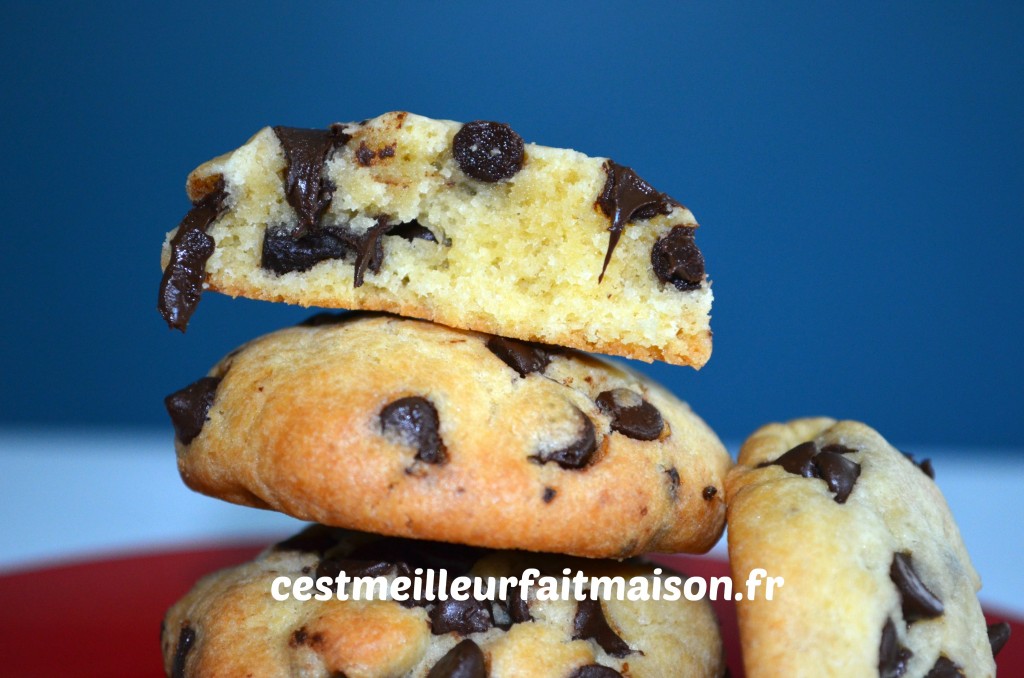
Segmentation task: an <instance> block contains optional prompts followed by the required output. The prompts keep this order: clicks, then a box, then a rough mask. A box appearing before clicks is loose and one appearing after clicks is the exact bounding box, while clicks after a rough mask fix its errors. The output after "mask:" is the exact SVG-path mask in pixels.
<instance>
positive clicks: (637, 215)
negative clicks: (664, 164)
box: [597, 160, 703, 282]
mask: <svg viewBox="0 0 1024 678" xmlns="http://www.w3.org/2000/svg"><path fill="white" fill-rule="evenodd" d="M604 171H605V173H606V174H607V175H608V178H607V179H606V180H605V182H604V188H602V189H601V195H599V196H598V197H597V206H598V207H599V208H600V209H601V211H602V212H604V214H605V216H607V217H609V218H611V220H612V223H611V226H609V227H608V231H609V236H608V251H607V252H606V253H605V255H604V265H603V266H602V267H601V275H600V276H598V279H597V280H598V282H601V280H603V279H604V272H605V271H606V270H607V269H608V262H610V261H611V260H612V252H613V251H615V246H616V245H618V244H619V238H620V237H621V236H622V231H623V230H624V229H625V228H626V224H628V223H630V222H632V221H636V220H638V219H650V218H651V217H653V216H654V215H656V214H668V213H669V212H671V211H672V207H673V206H675V205H678V204H679V203H677V202H676V201H675V200H673V199H672V198H670V197H668V196H667V195H665V194H664V193H660V192H658V191H656V190H654V187H653V186H651V185H650V184H649V183H647V182H646V181H644V180H643V179H641V178H640V177H639V176H637V174H636V172H634V171H633V170H632V169H631V168H629V167H626V166H624V165H620V164H618V163H616V162H613V161H611V160H609V161H607V162H606V163H605V164H604ZM702 277H703V276H702Z"/></svg>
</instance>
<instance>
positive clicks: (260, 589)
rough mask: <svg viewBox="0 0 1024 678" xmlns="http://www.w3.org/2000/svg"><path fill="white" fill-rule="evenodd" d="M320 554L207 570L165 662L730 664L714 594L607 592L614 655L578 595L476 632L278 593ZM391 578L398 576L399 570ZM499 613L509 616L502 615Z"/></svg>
mask: <svg viewBox="0 0 1024 678" xmlns="http://www.w3.org/2000/svg"><path fill="white" fill-rule="evenodd" d="M348 538H349V539H351V540H352V541H353V543H366V542H367V541H372V540H373V537H372V536H370V535H352V534H350V536H349V537H348ZM344 539H346V538H345V537H342V540H343V541H344ZM356 540H358V541H356ZM345 548H346V547H344V546H341V547H334V548H333V549H332V550H331V553H332V554H335V555H337V556H341V557H344V555H346V554H347V553H348V551H346V550H345ZM406 548H407V549H408V547H406ZM429 548H431V549H434V550H436V549H437V548H438V547H437V546H436V545H434V546H430V547H429ZM441 548H443V547H441ZM410 555H411V554H410ZM320 558H321V556H320V555H318V554H317V553H314V552H303V551H291V550H278V549H274V548H272V549H268V550H267V551H265V552H264V553H263V554H262V555H261V556H260V557H258V558H257V559H256V560H254V561H252V562H249V563H245V564H242V565H239V566H236V567H233V568H229V569H226V570H222V571H220V572H217V573H214V574H211V575H208V576H206V577H204V578H203V579H202V580H200V581H199V582H198V583H197V584H196V586H195V587H194V588H193V589H192V590H191V591H190V592H189V593H188V594H186V595H185V596H184V597H183V598H182V599H181V600H179V601H178V602H177V603H175V604H174V606H172V607H171V609H170V610H169V611H168V613H167V616H166V618H165V620H164V628H163V631H162V634H161V635H162V649H163V659H164V670H165V671H166V672H167V674H168V675H171V672H172V668H173V667H174V665H175V660H176V656H177V655H180V656H181V658H180V659H179V660H178V662H179V665H180V667H181V668H182V669H183V670H182V672H181V674H179V675H180V676H181V678H193V677H202V678H207V677H210V676H215V677H217V676H224V677H228V676H252V677H253V678H264V677H266V678H271V677H275V678H276V677H280V676H289V675H290V676H303V677H307V678H329V677H331V676H337V675H339V674H344V675H345V676H347V677H348V678H376V677H379V676H394V677H396V678H397V677H404V678H422V677H423V676H425V675H426V674H427V673H428V672H429V670H430V669H431V667H433V666H434V665H435V664H436V663H437V662H438V660H439V659H440V658H441V657H442V656H443V655H444V654H445V653H446V652H448V651H449V650H450V649H451V648H453V647H454V646H455V645H456V644H458V643H459V642H461V641H463V640H465V639H469V640H471V641H473V642H474V643H476V644H477V645H478V646H479V647H480V649H481V650H482V652H483V654H484V657H485V661H486V663H487V665H488V668H489V673H488V675H489V676H490V678H518V677H523V678H566V676H568V675H570V674H571V673H572V672H573V671H574V670H575V669H576V668H578V667H580V666H585V665H589V664H595V663H596V664H600V665H602V666H606V667H609V668H611V669H613V670H615V671H619V672H621V673H622V675H624V676H628V677H629V678H663V677H664V676H668V675H685V676H688V677H689V676H693V677H695V678H703V677H707V678H717V677H719V676H721V675H722V673H723V672H724V658H723V649H722V643H721V639H720V637H719V632H718V623H717V621H716V619H715V616H714V613H713V612H712V610H711V606H710V605H709V604H708V603H707V601H698V602H691V601H687V600H685V599H680V600H678V601H668V600H649V601H643V602H639V601H629V600H621V601H620V600H614V599H613V600H603V601H601V602H600V603H599V605H600V606H601V610H602V613H603V615H604V617H605V618H606V620H607V622H608V624H609V626H610V627H611V628H612V630H613V631H614V632H615V633H616V635H618V637H619V638H621V639H622V640H623V641H624V642H625V643H626V645H628V646H629V648H630V650H632V652H630V653H629V654H627V655H625V656H623V657H616V656H612V655H609V654H608V653H607V652H606V651H605V650H604V649H603V648H602V646H601V645H600V644H599V643H598V642H595V641H594V640H592V639H573V636H574V628H573V618H574V616H575V613H576V609H577V603H576V602H575V601H573V600H557V599H556V600H550V601H549V600H540V599H538V598H537V589H536V587H534V588H532V589H531V591H530V593H529V595H528V597H527V599H526V605H527V609H528V612H529V615H530V619H529V620H527V621H516V622H513V623H511V625H510V626H509V625H508V624H509V620H508V619H507V615H503V613H502V612H501V610H500V609H499V608H498V607H494V608H492V609H493V612H492V614H494V615H503V616H502V619H503V620H504V621H503V623H502V624H501V626H504V628H502V627H501V626H497V625H496V626H491V627H490V628H487V629H486V630H476V631H472V632H468V633H463V632H460V631H448V632H446V633H439V634H434V633H432V632H431V623H430V613H431V610H432V609H433V606H432V604H427V605H425V606H413V607H403V606H402V605H400V604H399V603H397V602H394V601H391V600H373V601H366V600H363V601H351V600H348V601H340V600H337V599H334V598H332V599H330V600H327V601H318V600H315V599H310V600H306V601H298V600H295V599H294V598H288V599H287V600H275V599H273V597H272V595H271V585H272V582H273V581H274V579H275V578H276V577H279V576H285V577H288V578H289V579H290V580H293V581H294V580H295V579H296V578H298V577H300V576H302V575H305V574H309V573H315V572H316V569H317V564H318V563H319V561H320ZM465 567H466V568H467V570H468V571H465V572H464V574H466V575H468V576H471V577H472V576H482V577H506V576H514V577H519V576H520V575H521V573H522V572H523V570H524V569H525V568H528V567H532V568H538V569H540V570H542V571H543V572H552V573H556V574H560V573H561V572H562V570H563V568H566V567H568V568H570V569H571V570H572V571H573V573H574V574H575V572H576V571H577V570H582V571H583V572H584V573H585V575H586V576H588V577H589V576H602V577H624V578H626V579H627V580H628V579H629V578H631V577H644V578H646V579H648V580H653V579H654V578H656V577H658V576H659V575H656V574H654V572H653V570H652V568H651V566H650V565H648V564H646V563H640V562H636V561H632V562H627V563H619V562H614V561H603V560H582V559H574V558H570V557H565V556H553V555H544V554H523V553H515V552H482V553H479V554H469V560H468V561H467V563H466V565H465ZM458 574H460V575H461V574H463V572H461V571H460V572H458ZM674 574H675V573H673V572H671V571H668V572H665V573H663V574H661V575H660V576H661V577H662V579H664V578H665V577H668V576H672V575H674ZM384 576H387V577H388V581H390V580H391V579H392V578H393V577H394V576H395V570H391V571H390V572H389V573H388V574H387V575H384ZM453 576H455V571H453ZM349 591H351V589H349ZM314 593H315V591H314ZM495 621H496V622H497V621H501V619H499V618H498V617H497V616H495ZM183 629H187V631H186V632H185V633H186V634H189V635H191V643H190V644H189V646H188V650H187V652H182V651H181V650H180V649H179V641H180V639H181V636H182V631H183Z"/></svg>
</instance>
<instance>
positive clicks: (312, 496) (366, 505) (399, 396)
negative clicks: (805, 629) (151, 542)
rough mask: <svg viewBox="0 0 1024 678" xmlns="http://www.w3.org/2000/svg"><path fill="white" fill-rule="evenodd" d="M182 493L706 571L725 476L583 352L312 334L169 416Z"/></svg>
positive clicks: (237, 362) (658, 398)
mask: <svg viewBox="0 0 1024 678" xmlns="http://www.w3.org/2000/svg"><path fill="white" fill-rule="evenodd" d="M167 406H168V410H169V411H170V413H171V417H172V420H173V421H174V424H175V429H176V431H177V450H178V466H179V469H180V471H181V475H182V478H183V479H184V480H185V482H186V484H188V486H189V487H191V488H193V489H195V490H198V491H200V492H203V493H205V494H209V495H211V496H214V497H218V498H221V499H224V500H227V501H231V502H235V503H238V504H243V505H248V506H257V507H262V508H272V509H275V510H279V511H282V512H284V513H288V514H290V515H293V516H295V517H297V518H300V519H303V520H311V521H315V522H319V523H324V524H328V525H335V526H338V527H347V528H350V529H359V530H365V531H369V532H376V533H380V534H386V535H394V536H405V537H412V538H417V539H433V540H438V541H451V542H459V543H465V544H473V545H477V546H487V547H491V548H516V549H524V550H531V551H552V552H557V553H567V554H572V555H581V556H589V557H629V556H633V555H636V554H639V553H644V552H648V551H664V552H680V551H685V552H703V551H706V550H707V549H709V548H710V547H711V546H712V545H713V544H714V543H715V542H716V541H717V540H718V538H719V536H720V535H721V533H722V529H723V525H724V520H725V503H724V493H723V492H720V491H719V490H721V488H722V487H723V483H724V479H725V473H726V472H727V470H728V468H729V466H730V464H731V460H730V458H729V455H728V453H727V452H726V450H725V448H724V447H723V446H722V444H721V442H719V440H718V438H717V437H716V436H715V434H714V433H713V432H712V431H711V429H710V428H708V426H707V425H706V424H705V423H704V422H703V421H702V420H701V419H700V418H699V417H698V416H697V415H695V414H694V413H693V412H692V411H691V410H690V408H689V407H688V406H687V405H686V404H685V403H683V402H681V401H679V400H678V399H676V398H675V397H674V396H673V395H672V394H670V393H669V392H668V391H666V390H665V389H663V388H661V387H660V386H658V385H657V384H654V383H653V382H651V381H650V380H648V379H646V378H644V377H642V376H641V375H639V374H637V373H635V372H632V371H630V370H628V369H626V368H624V367H620V366H617V365H614V364H611V363H608V362H606V361H603V360H600V359H597V358H594V357H591V356H588V355H586V354H583V353H580V352H578V351H573V350H568V349H561V348H556V347H551V346H543V345H538V344H527V343H523V342H519V341H515V340H510V339H503V338H500V337H495V336H490V335H484V334H479V333H476V332H468V331H462V330H454V329H450V328H447V327H444V326H441V325H435V324H431V323H428V322H424V321H420V320H410V319H403V318H399V317H395V316H389V315H382V314H368V313H363V314H350V315H345V316H340V317H336V316H318V317H315V318H314V319H313V320H312V321H311V322H310V323H307V324H304V325H302V326H298V327H292V328H288V329H284V330H281V331H278V332H274V333H272V334H269V335H267V336H264V337H262V338H260V339H256V340H255V341H252V342H250V343H249V344H246V345H245V346H243V347H242V348H240V349H239V350H237V351H235V352H233V353H232V354H230V355H229V356H228V357H226V358H225V359H224V360H222V361H221V362H220V363H219V364H218V365H217V366H216V367H214V368H213V370H212V371H211V372H210V374H209V376H207V377H204V378H203V379H201V380H199V381H198V382H196V383H195V384H193V385H191V386H189V387H187V388H185V389H182V390H181V391H179V392H178V393H176V394H174V395H172V396H169V397H168V399H167Z"/></svg>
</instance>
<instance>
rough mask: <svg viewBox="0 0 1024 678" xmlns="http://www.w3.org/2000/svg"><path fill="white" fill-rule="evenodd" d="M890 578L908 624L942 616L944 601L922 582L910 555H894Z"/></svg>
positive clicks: (890, 567)
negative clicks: (897, 592) (898, 595)
mask: <svg viewBox="0 0 1024 678" xmlns="http://www.w3.org/2000/svg"><path fill="white" fill-rule="evenodd" d="M889 578H890V579H892V583H893V584H895V585H896V589H897V590H898V591H899V593H900V600H901V601H902V605H903V619H904V620H906V622H907V624H913V623H914V622H916V621H919V620H921V619H934V618H935V617H938V616H939V615H941V614H942V611H943V607H942V601H940V600H939V599H938V598H937V597H936V596H935V594H934V593H932V592H931V591H929V590H928V587H927V586H925V585H924V582H922V581H921V577H919V576H918V574H917V571H916V570H914V561H913V558H912V556H911V554H910V553H895V554H893V557H892V565H890V566H889Z"/></svg>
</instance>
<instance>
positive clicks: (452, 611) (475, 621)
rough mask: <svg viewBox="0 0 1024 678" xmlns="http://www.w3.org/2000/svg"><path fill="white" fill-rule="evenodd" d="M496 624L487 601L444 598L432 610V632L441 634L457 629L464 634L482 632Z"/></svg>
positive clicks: (456, 630)
mask: <svg viewBox="0 0 1024 678" xmlns="http://www.w3.org/2000/svg"><path fill="white" fill-rule="evenodd" d="M492 626H494V617H493V616H492V615H491V608H490V606H488V605H487V601H484V600H476V599H474V598H468V599H466V600H454V599H453V598H449V599H448V600H442V601H439V602H438V603H437V605H435V606H434V609H433V610H431V611H430V632H431V633H433V634H434V635H435V636H440V635H442V634H445V633H449V632H451V631H455V632H456V633H459V634H461V635H463V636H466V635H469V634H470V633H482V632H484V631H486V630H487V629H489V628H491V627H492Z"/></svg>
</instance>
